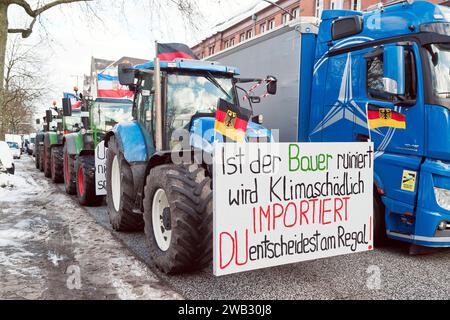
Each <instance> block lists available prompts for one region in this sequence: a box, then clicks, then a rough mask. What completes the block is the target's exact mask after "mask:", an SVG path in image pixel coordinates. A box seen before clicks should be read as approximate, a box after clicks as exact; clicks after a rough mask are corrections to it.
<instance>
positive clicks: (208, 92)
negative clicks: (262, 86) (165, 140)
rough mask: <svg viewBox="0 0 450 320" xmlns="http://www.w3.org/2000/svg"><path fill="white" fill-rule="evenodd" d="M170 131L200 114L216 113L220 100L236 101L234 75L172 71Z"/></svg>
mask: <svg viewBox="0 0 450 320" xmlns="http://www.w3.org/2000/svg"><path fill="white" fill-rule="evenodd" d="M167 91H168V92H167V118H166V119H167V122H166V126H167V132H168V134H169V137H170V136H171V134H172V132H173V131H174V130H177V129H181V128H184V127H185V126H186V125H188V124H189V122H190V121H191V118H192V116H193V115H195V114H196V113H214V112H215V111H216V107H217V102H218V101H219V99H220V98H221V99H224V100H226V101H228V102H230V103H234V102H235V94H234V89H233V82H232V78H230V77H223V76H217V75H212V74H211V73H208V74H205V75H201V74H200V75H184V74H169V75H168V90H167Z"/></svg>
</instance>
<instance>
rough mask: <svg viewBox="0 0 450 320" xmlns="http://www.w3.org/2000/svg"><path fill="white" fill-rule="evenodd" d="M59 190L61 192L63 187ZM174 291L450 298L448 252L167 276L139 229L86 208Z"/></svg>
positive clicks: (391, 248)
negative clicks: (115, 224)
mask: <svg viewBox="0 0 450 320" xmlns="http://www.w3.org/2000/svg"><path fill="white" fill-rule="evenodd" d="M59 190H60V191H61V192H64V188H63V186H59ZM86 210H87V211H88V212H89V213H90V214H91V216H92V217H93V218H94V219H95V220H96V221H97V223H99V224H100V225H102V226H103V227H104V228H106V229H107V230H109V231H110V232H111V233H112V234H113V235H114V236H115V237H117V238H118V239H120V240H121V241H122V242H123V243H124V244H125V246H126V247H127V248H129V250H131V251H132V252H133V253H134V254H135V255H136V256H137V257H138V258H139V259H141V260H142V261H144V262H145V263H146V264H147V265H148V266H149V267H150V268H151V269H152V271H153V272H154V273H155V274H156V275H157V276H158V277H159V278H160V279H161V280H163V281H164V282H165V283H167V284H168V285H169V286H170V287H171V288H172V289H173V290H175V291H176V292H178V293H180V294H181V295H182V296H183V297H185V298H187V299H231V300H234V299H242V300H248V299H250V300H253V299H394V300H398V299H449V298H450V283H449V281H448V279H447V278H448V274H449V272H450V250H440V251H438V252H435V253H432V254H428V255H421V256H410V255H409V246H408V245H406V244H403V243H400V242H394V241H393V242H391V243H389V244H388V245H387V246H386V247H384V248H380V249H376V250H375V251H373V252H367V253H361V254H353V255H347V256H340V257H333V258H328V259H321V260H314V261H309V262H302V263H297V264H292V265H286V266H281V267H276V268H270V269H264V270H258V271H252V272H246V273H241V274H236V275H230V276H224V277H220V278H217V277H215V276H214V275H213V274H212V269H206V270H203V271H201V272H197V273H194V274H187V275H178V276H167V275H165V274H163V273H161V272H160V271H158V270H157V269H156V268H155V267H154V265H153V263H152V261H151V258H150V257H149V255H148V252H147V247H146V240H145V237H144V235H143V234H142V233H117V232H115V231H113V230H112V228H111V226H110V224H109V219H108V214H107V211H106V207H98V208H86Z"/></svg>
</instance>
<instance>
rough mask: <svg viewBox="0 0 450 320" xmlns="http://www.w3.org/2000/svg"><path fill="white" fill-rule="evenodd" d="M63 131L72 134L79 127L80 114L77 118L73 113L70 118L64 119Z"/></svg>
mask: <svg viewBox="0 0 450 320" xmlns="http://www.w3.org/2000/svg"><path fill="white" fill-rule="evenodd" d="M64 124H65V128H64V129H65V130H67V131H69V132H74V131H76V130H77V129H79V128H80V127H81V114H80V115H79V116H77V115H76V113H74V115H73V116H71V117H64Z"/></svg>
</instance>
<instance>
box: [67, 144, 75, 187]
mask: <svg viewBox="0 0 450 320" xmlns="http://www.w3.org/2000/svg"><path fill="white" fill-rule="evenodd" d="M64 185H65V188H66V193H67V194H70V195H74V194H77V182H76V174H75V157H74V156H72V155H70V154H69V151H68V150H67V144H65V145H64Z"/></svg>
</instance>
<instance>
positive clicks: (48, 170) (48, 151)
mask: <svg viewBox="0 0 450 320" xmlns="http://www.w3.org/2000/svg"><path fill="white" fill-rule="evenodd" d="M44 175H45V177H46V178H51V177H52V148H51V147H50V146H49V145H48V144H47V143H44Z"/></svg>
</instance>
